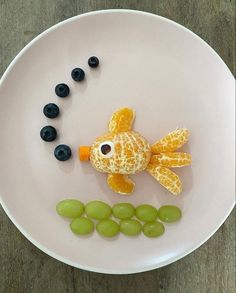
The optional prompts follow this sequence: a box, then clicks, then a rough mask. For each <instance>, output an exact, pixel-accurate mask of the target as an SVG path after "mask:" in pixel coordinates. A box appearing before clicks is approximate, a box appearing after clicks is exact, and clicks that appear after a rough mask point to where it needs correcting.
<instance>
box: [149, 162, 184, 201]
mask: <svg viewBox="0 0 236 293" xmlns="http://www.w3.org/2000/svg"><path fill="white" fill-rule="evenodd" d="M147 171H148V172H149V173H150V174H151V175H152V176H153V177H154V178H155V179H156V180H157V181H158V182H159V183H160V184H161V185H162V186H164V187H165V188H166V189H167V190H169V191H170V192H171V193H172V194H174V195H178V194H180V193H181V191H182V183H181V181H180V179H179V176H178V175H177V174H175V173H174V172H173V171H171V170H170V169H168V168H166V167H163V166H159V165H155V164H149V165H148V167H147Z"/></svg>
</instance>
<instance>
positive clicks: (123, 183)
mask: <svg viewBox="0 0 236 293" xmlns="http://www.w3.org/2000/svg"><path fill="white" fill-rule="evenodd" d="M107 184H108V186H109V187H110V188H111V189H112V190H113V191H115V192H117V193H120V194H129V193H132V192H133V191H134V187H135V184H134V182H133V181H132V180H131V179H130V178H129V177H128V176H127V175H121V174H108V177H107Z"/></svg>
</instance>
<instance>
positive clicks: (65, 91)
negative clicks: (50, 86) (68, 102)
mask: <svg viewBox="0 0 236 293" xmlns="http://www.w3.org/2000/svg"><path fill="white" fill-rule="evenodd" d="M55 93H56V95H57V96H58V97H61V98H65V97H67V96H69V93H70V88H69V87H68V85H67V84H65V83H59V84H58V85H57V86H56V87H55Z"/></svg>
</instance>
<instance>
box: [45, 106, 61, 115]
mask: <svg viewBox="0 0 236 293" xmlns="http://www.w3.org/2000/svg"><path fill="white" fill-rule="evenodd" d="M59 111H60V110H59V107H58V106H57V105H56V104H53V103H50V104H47V105H45V106H44V108H43V113H44V115H45V116H46V117H48V118H56V117H57V116H58V115H59Z"/></svg>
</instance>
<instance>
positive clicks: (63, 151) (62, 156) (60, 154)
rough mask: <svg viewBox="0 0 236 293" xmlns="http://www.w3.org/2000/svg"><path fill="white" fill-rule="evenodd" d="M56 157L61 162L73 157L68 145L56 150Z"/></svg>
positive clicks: (61, 145) (62, 145)
mask: <svg viewBox="0 0 236 293" xmlns="http://www.w3.org/2000/svg"><path fill="white" fill-rule="evenodd" d="M54 155H55V157H56V158H57V159H58V160H59V161H66V160H68V159H69V158H70V157H71V149H70V147H69V146H68V145H65V144H60V145H58V146H57V147H56V148H55V150H54Z"/></svg>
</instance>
